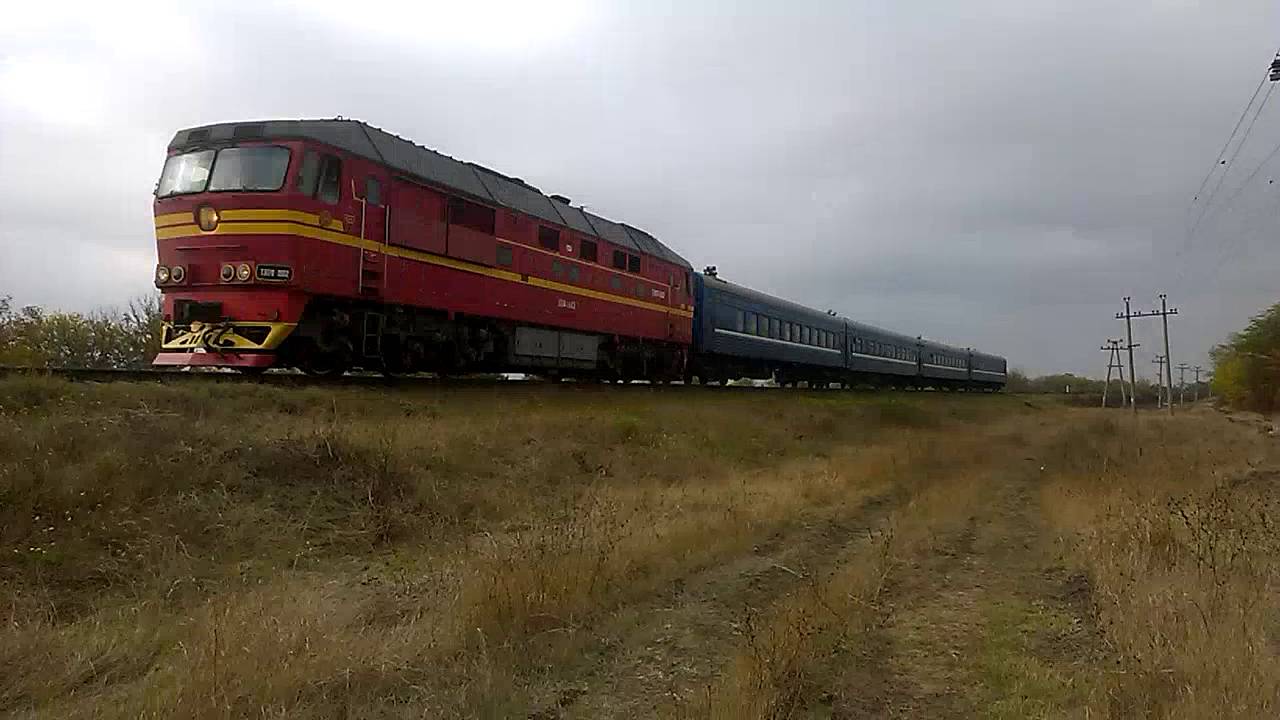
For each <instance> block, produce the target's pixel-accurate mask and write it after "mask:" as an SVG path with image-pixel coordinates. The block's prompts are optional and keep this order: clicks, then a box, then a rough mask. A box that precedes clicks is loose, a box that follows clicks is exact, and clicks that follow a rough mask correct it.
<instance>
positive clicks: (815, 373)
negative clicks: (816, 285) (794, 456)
mask: <svg viewBox="0 0 1280 720" xmlns="http://www.w3.org/2000/svg"><path fill="white" fill-rule="evenodd" d="M693 291H694V307H695V311H694V318H693V346H694V361H693V368H692V374H693V375H695V376H697V377H699V378H701V379H703V380H704V381H710V382H715V381H719V380H730V379H734V378H739V377H749V378H757V379H764V378H774V379H776V380H777V381H778V382H779V383H782V384H790V383H793V382H797V381H807V382H810V383H815V382H835V381H838V380H839V379H840V376H841V374H842V372H843V370H844V348H845V332H844V321H843V320H842V319H841V318H839V317H836V316H835V315H831V314H828V313H823V312H819V311H817V310H812V309H810V308H807V307H804V306H803V305H797V304H796V303H793V302H790V301H787V300H783V299H781V298H776V297H773V296H771V295H766V294H764V293H761V292H757V291H755V290H752V289H750V288H745V287H742V286H741V285H735V284H733V283H730V282H727V281H725V280H721V279H720V278H718V277H716V276H714V275H694V280H693Z"/></svg>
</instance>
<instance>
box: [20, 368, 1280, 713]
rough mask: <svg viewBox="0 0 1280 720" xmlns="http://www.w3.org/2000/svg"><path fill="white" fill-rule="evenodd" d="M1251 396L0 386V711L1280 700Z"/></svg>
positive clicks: (1270, 519) (1270, 448)
mask: <svg viewBox="0 0 1280 720" xmlns="http://www.w3.org/2000/svg"><path fill="white" fill-rule="evenodd" d="M1276 468H1280V458H1278V457H1277V454H1276V451H1275V441H1274V440H1273V439H1272V438H1271V437H1270V436H1269V435H1268V434H1267V433H1266V432H1264V431H1263V425H1262V424H1261V423H1259V422H1257V421H1255V420H1252V419H1249V418H1246V417H1228V416H1225V415H1223V414H1220V413H1217V412H1215V411H1212V410H1210V409H1208V408H1203V409H1196V410H1195V411H1193V412H1189V413H1187V414H1185V415H1183V416H1180V417H1177V418H1174V419H1168V418H1165V417H1163V416H1157V415H1154V414H1151V415H1143V416H1141V417H1139V418H1137V419H1134V418H1131V417H1129V416H1128V415H1126V414H1124V413H1121V412H1117V411H1101V410H1096V409H1082V408H1067V407H1062V406H1058V405H1053V404H1049V403H1047V402H1046V401H1043V400H1040V399H1035V398H1032V399H1029V400H1026V399H1023V398H1018V397H1010V396H965V395H933V394H914V393H900V394H877V395H872V394H857V393H836V392H829V393H804V392H795V393H784V392H772V391H762V392H714V391H710V392H706V391H704V392H688V393H679V392H669V391H666V392H664V391H651V390H647V389H641V388H631V389H628V390H625V391H619V390H618V389H616V388H614V389H609V388H605V387H600V388H571V387H557V386H514V387H511V388H498V387H486V388H471V389H465V388H455V389H445V390H442V389H416V390H402V391H387V390H374V389H338V390H325V389H285V388H272V387H258V386H252V385H225V386H214V385H193V384H183V385H178V386H164V385H131V384H112V385H93V384H69V383H65V382H62V381H56V380H45V379H38V378H25V379H24V378H10V379H3V380H0V602H2V603H3V604H2V605H0V611H2V612H3V613H4V619H5V623H4V627H3V630H0V713H3V714H7V715H11V716H15V717H121V718H123V717H131V718H133V717H197V718H224V717H228V718H230V717H234V718H238V717H249V716H253V717H291V718H292V717H304V718H306V717H315V718H330V717H332V718H339V717H384V718H401V717H404V718H409V717H414V718H417V717H494V718H505V717H519V718H538V719H540V720H550V719H551V718H599V717H665V718H708V717H714V718H861V717H996V718H1024V717H1080V718H1086V717H1088V718H1094V717H1115V718H1129V717H1205V718H1208V717H1224V716H1231V717H1274V716H1275V714H1276V711H1277V704H1278V703H1280V680H1277V678H1280V673H1278V672H1277V671H1280V662H1277V652H1278V651H1280V645H1277V643H1276V634H1275V633H1276V630H1277V625H1276V622H1277V619H1280V612H1278V611H1280V596H1277V595H1276V592H1275V590H1276V581H1277V580H1278V579H1280V568H1278V567H1277V566H1276V560H1275V558H1276V557H1277V554H1276V552H1277V550H1280V548H1278V547H1277V544H1278V540H1280V529H1277V528H1276V527H1275V522H1276V520H1275V518H1276V517H1277V515H1276V513H1275V510H1276V508H1275V507H1274V503H1275V502H1276V499H1277V497H1278V495H1277V493H1276V491H1275V490H1274V489H1273V484H1274V483H1273V482H1272V479H1273V477H1275V476H1276V475H1275V474H1274V473H1275V472H1276V471H1275V469H1276Z"/></svg>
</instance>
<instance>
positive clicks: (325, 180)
mask: <svg viewBox="0 0 1280 720" xmlns="http://www.w3.org/2000/svg"><path fill="white" fill-rule="evenodd" d="M341 198H342V161H341V160H339V159H338V158H336V157H334V156H333V155H325V156H324V157H322V158H320V182H319V186H318V187H317V188H316V199H318V200H320V201H321V202H326V203H329V204H330V205H335V204H337V202H338V200H340V199H341Z"/></svg>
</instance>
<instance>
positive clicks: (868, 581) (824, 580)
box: [674, 428, 994, 720]
mask: <svg viewBox="0 0 1280 720" xmlns="http://www.w3.org/2000/svg"><path fill="white" fill-rule="evenodd" d="M971 430H972V431H973V432H971V434H968V435H965V436H961V437H959V438H957V437H947V436H935V435H930V436H919V435H912V436H909V437H908V438H907V442H906V443H905V444H904V447H905V448H909V450H908V453H909V455H907V456H906V458H905V459H906V462H905V463H904V465H903V468H902V469H903V470H904V471H905V472H903V473H902V474H901V475H900V476H899V477H897V478H896V480H897V482H896V483H895V486H896V487H897V489H898V492H899V493H900V494H901V496H902V498H903V499H902V502H901V504H900V505H899V506H898V508H897V509H896V510H894V511H892V512H890V513H889V514H888V515H887V516H886V517H884V518H883V519H881V520H880V522H879V523H878V524H877V526H876V527H875V528H874V529H873V530H871V531H869V532H868V533H867V534H866V535H865V536H863V537H853V538H851V539H850V541H849V542H848V543H847V544H846V545H845V546H844V547H843V548H841V549H840V552H839V555H838V558H837V559H836V561H835V562H834V563H833V564H832V566H831V568H830V569H829V570H827V571H826V572H825V573H823V575H821V576H811V577H808V578H806V581H805V582H804V583H802V584H800V586H799V587H798V588H797V589H796V590H795V591H794V592H791V593H788V594H787V595H786V596H784V597H783V598H781V599H780V600H779V601H778V602H776V603H775V604H774V605H773V606H771V607H768V608H761V609H752V608H749V609H748V611H747V612H746V613H745V614H744V615H743V618H742V621H741V627H742V631H741V635H742V640H741V644H740V647H739V648H738V650H737V652H736V653H735V654H734V655H733V656H732V658H731V659H730V660H729V662H728V663H727V665H726V666H725V668H724V670H723V672H722V673H721V675H720V677H719V678H718V679H717V680H716V681H715V682H714V683H712V684H711V685H710V686H708V687H706V688H704V689H702V690H701V691H699V692H697V693H694V695H693V696H692V697H690V698H687V699H685V701H684V702H683V703H682V704H681V705H680V706H679V707H678V708H677V709H676V711H675V712H674V715H675V716H677V717H686V718H715V719H717V720H719V719H721V718H724V719H726V720H727V719H729V718H791V717H803V716H805V715H804V714H805V713H807V712H815V711H818V710H820V709H821V707H822V706H823V705H825V704H830V703H832V702H836V701H837V700H838V699H839V698H838V697H836V696H837V695H838V694H839V690H838V688H840V686H841V684H842V683H841V679H840V676H841V673H842V671H843V669H844V668H846V667H847V666H849V665H851V664H854V662H855V660H854V658H856V657H858V656H859V655H863V658H862V659H863V660H865V659H866V658H865V654H864V653H862V649H863V646H865V645H866V644H867V642H868V637H867V635H868V633H869V632H870V631H872V630H873V629H875V628H876V627H877V626H878V624H879V623H880V622H881V620H882V618H883V615H884V608H883V607H881V604H880V603H881V594H882V592H883V591H884V589H885V585H886V583H887V582H888V579H889V577H890V576H891V575H892V574H894V573H896V572H898V571H899V570H900V568H901V566H903V565H907V564H911V563H913V562H914V561H915V559H916V558H919V557H920V556H923V555H927V554H928V553H930V552H933V551H934V550H935V549H936V546H935V541H936V540H937V539H938V538H939V537H940V536H942V535H946V534H950V533H955V532H957V531H958V530H959V529H960V528H961V527H962V526H964V525H965V524H966V523H967V522H968V521H969V520H970V519H971V517H972V514H973V511H974V508H975V505H976V503H978V502H979V501H980V498H981V497H982V494H983V491H984V490H985V489H986V487H985V483H983V482H981V481H980V476H981V475H982V474H983V473H984V472H986V471H989V468H988V467H984V466H986V465H988V463H989V461H991V460H992V459H994V458H993V457H992V454H991V452H990V450H991V448H992V445H991V440H992V439H993V435H992V434H989V432H987V431H988V430H989V428H981V429H979V428H971ZM881 661H883V659H882V660H881ZM857 691H858V689H856V688H855V689H854V692H857Z"/></svg>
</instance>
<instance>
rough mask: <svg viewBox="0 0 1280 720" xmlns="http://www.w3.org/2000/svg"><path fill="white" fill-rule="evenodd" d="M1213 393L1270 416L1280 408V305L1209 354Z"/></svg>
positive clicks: (1236, 405) (1228, 401)
mask: <svg viewBox="0 0 1280 720" xmlns="http://www.w3.org/2000/svg"><path fill="white" fill-rule="evenodd" d="M1210 357H1211V358H1212V359H1213V389H1214V391H1215V392H1216V393H1217V394H1218V395H1220V396H1221V397H1222V398H1223V399H1224V400H1226V402H1227V403H1228V404H1230V405H1232V406H1234V407H1239V408H1244V409H1248V410H1257V411H1259V412H1271V411H1272V410H1275V409H1276V407H1277V405H1278V404H1280V403H1278V401H1280V397H1277V395H1278V394H1280V303H1277V304H1275V305H1272V306H1271V307H1269V308H1267V309H1266V310H1265V311H1263V312H1261V313H1259V314H1258V315H1255V316H1254V317H1253V319H1252V320H1250V321H1249V325H1248V326H1247V327H1245V329H1244V330H1241V331H1240V332H1237V333H1232V335H1231V337H1229V338H1227V340H1226V342H1224V343H1222V344H1221V345H1219V346H1217V347H1215V348H1214V349H1213V351H1212V352H1210Z"/></svg>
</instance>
